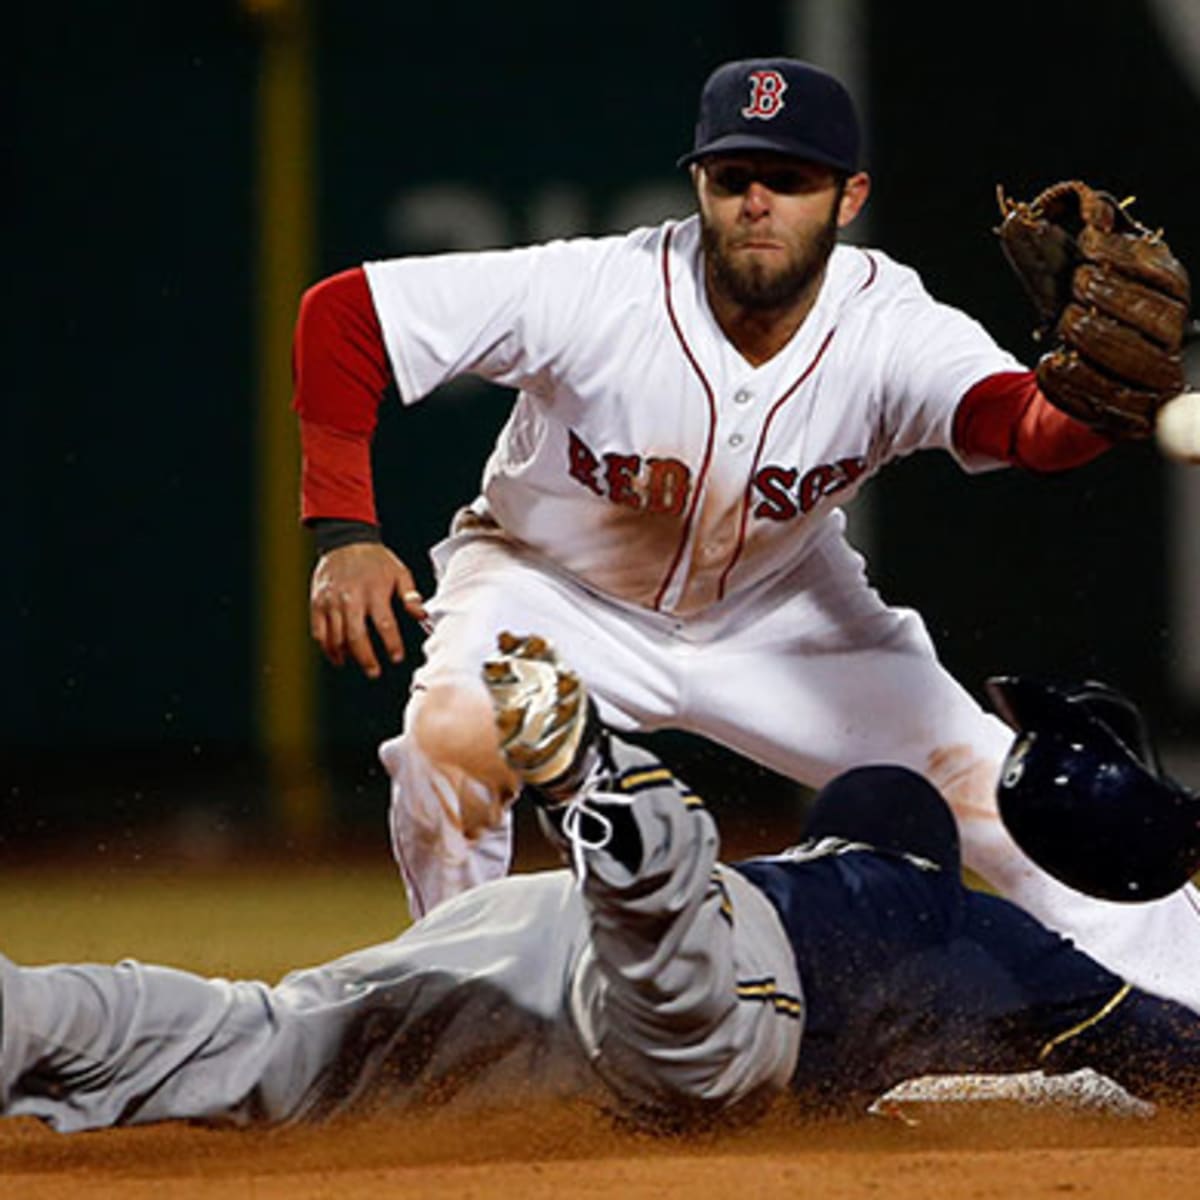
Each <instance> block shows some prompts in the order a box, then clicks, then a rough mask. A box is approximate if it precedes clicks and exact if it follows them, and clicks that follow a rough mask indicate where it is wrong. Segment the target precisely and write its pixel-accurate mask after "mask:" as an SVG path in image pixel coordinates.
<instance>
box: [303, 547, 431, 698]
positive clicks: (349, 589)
mask: <svg viewBox="0 0 1200 1200" xmlns="http://www.w3.org/2000/svg"><path fill="white" fill-rule="evenodd" d="M396 600H399V602H400V604H401V606H402V607H403V608H404V611H405V612H407V613H408V614H409V616H411V617H412V618H413V619H414V620H416V621H421V622H424V621H426V620H427V619H428V616H427V614H426V612H425V603H424V601H423V600H422V599H421V593H420V592H419V591H418V590H417V586H416V583H415V582H414V581H413V577H412V572H411V571H410V570H409V569H408V567H406V566H405V565H404V563H403V562H402V561H401V560H400V559H399V558H398V557H397V556H396V555H395V554H393V553H392V552H391V551H390V550H389V549H388V548H387V547H386V546H384V545H382V544H380V543H379V542H361V543H355V544H354V545H350V546H340V547H338V549H336V550H330V551H329V552H328V553H327V554H323V555H322V556H321V557H320V559H318V560H317V565H316V567H314V568H313V576H312V589H311V592H310V595H309V602H310V615H311V623H312V635H313V640H314V641H316V643H317V644H318V645H319V646H320V647H321V649H322V651H323V652H324V653H325V657H326V658H328V659H329V661H330V662H331V663H333V664H334V665H335V666H339V667H340V666H341V665H342V664H343V663H344V662H346V660H347V659H348V658H351V659H353V660H354V661H355V662H356V663H358V665H359V666H360V667H361V668H362V670H363V674H365V675H366V676H368V678H370V679H378V678H379V676H380V674H381V673H382V668H381V666H380V663H379V657H378V655H377V654H376V652H375V647H374V645H373V644H372V642H371V633H370V631H371V629H372V628H373V629H374V630H375V633H376V634H377V635H378V637H379V641H380V642H381V643H382V645H383V649H384V652H385V653H386V655H387V657H388V658H389V659H390V660H391V661H392V662H394V663H398V662H401V661H402V660H403V658H404V642H403V640H402V639H401V636H400V627H399V623H398V622H397V620H396V608H395V605H394V602H395V601H396Z"/></svg>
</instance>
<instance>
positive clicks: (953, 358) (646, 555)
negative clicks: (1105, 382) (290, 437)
mask: <svg viewBox="0 0 1200 1200" xmlns="http://www.w3.org/2000/svg"><path fill="white" fill-rule="evenodd" d="M752 100H753V104H754V105H755V107H757V108H758V109H760V110H762V112H763V113H764V114H765V113H767V112H768V111H771V110H772V109H773V108H774V110H776V111H777V109H778V105H779V103H780V102H781V98H780V93H779V90H778V88H777V87H776V85H775V84H773V83H771V82H770V81H769V80H767V79H764V80H763V81H761V83H760V84H759V85H756V89H755V97H754V98H752ZM366 269H367V277H368V280H369V282H370V285H371V289H372V296H373V298H374V302H375V306H376V310H377V312H378V315H379V318H380V324H381V327H382V329H383V333H384V340H385V342H386V344H387V347H388V353H389V356H390V357H391V360H392V365H393V369H394V373H395V377H396V381H397V385H398V389H399V392H400V395H401V398H402V399H403V401H404V402H405V403H413V402H415V401H417V400H419V399H421V398H422V397H424V396H425V395H427V394H428V393H429V392H431V391H433V390H434V389H435V388H436V387H438V386H439V385H440V384H442V383H444V382H446V381H447V380H449V379H452V378H454V377H456V376H459V375H464V374H475V375H478V376H481V377H482V378H484V379H487V380H490V381H492V382H495V383H499V384H502V385H505V386H507V387H511V388H515V389H517V390H518V393H519V395H518V398H517V402H516V404H515V405H514V407H513V410H512V413H511V415H510V417H509V420H508V422H507V424H506V425H505V427H504V428H503V429H502V431H501V433H500V436H499V439H498V441H497V444H496V447H495V449H494V451H493V453H492V455H491V457H490V458H489V459H488V463H487V465H486V467H485V469H484V476H483V481H482V490H481V494H480V496H479V497H478V498H477V499H476V501H475V502H474V506H473V507H474V508H475V510H476V511H477V512H478V513H480V514H481V515H483V516H486V517H490V518H491V522H492V523H493V524H494V526H495V527H496V528H497V536H507V537H510V538H512V539H514V540H516V541H518V542H520V543H522V544H523V545H525V546H528V547H531V548H532V549H533V550H535V551H536V552H537V553H538V554H539V555H541V556H542V557H543V558H545V559H547V560H549V561H550V562H552V563H554V564H555V565H556V567H557V568H558V569H559V570H561V571H564V572H566V573H568V574H569V575H571V576H573V577H575V578H576V579H578V580H580V581H581V582H583V583H585V584H586V585H587V586H588V587H589V588H591V589H593V590H596V591H600V592H603V593H606V594H608V595H611V596H613V597H615V598H617V599H620V600H622V601H625V602H626V603H630V604H635V605H639V606H642V607H645V608H649V609H654V610H657V611H661V612H665V613H672V614H676V615H681V616H682V615H692V614H696V613H700V612H703V611H704V610H706V609H707V608H709V607H710V606H712V605H714V604H716V603H718V602H720V601H721V600H723V599H725V598H727V597H729V596H731V595H734V594H736V593H741V592H744V591H747V590H749V589H752V588H754V587H756V586H757V585H759V584H760V583H762V582H763V581H764V580H767V579H769V578H774V577H777V576H778V575H779V574H780V573H781V572H784V571H786V570H789V569H790V568H791V567H793V566H795V565H798V564H799V563H800V562H801V561H803V560H806V558H807V556H808V555H809V553H810V551H811V550H812V549H813V548H814V547H815V546H816V545H817V544H818V543H819V542H820V541H821V540H822V538H823V537H824V536H825V535H826V534H827V533H828V534H832V533H833V532H834V531H835V529H836V528H838V527H840V526H839V524H838V518H837V517H836V516H835V512H836V509H837V508H838V507H839V506H840V505H842V504H844V503H846V502H848V501H849V500H850V499H851V498H852V497H853V495H854V493H855V491H856V490H857V488H858V487H859V486H861V484H862V483H863V482H864V481H865V480H866V479H867V477H868V476H870V475H871V474H872V473H874V472H875V471H876V470H878V469H879V468H880V467H881V466H883V465H884V464H885V463H886V462H888V461H889V460H891V459H893V458H896V457H900V456H902V455H906V454H908V453H911V452H912V451H914V450H917V449H920V448H922V447H935V448H941V449H945V450H950V451H952V450H953V442H952V425H953V416H954V411H955V408H956V407H957V404H958V401H959V399H960V398H961V397H962V395H963V394H964V393H965V392H966V391H967V390H968V389H969V388H970V387H971V386H972V385H973V384H975V383H977V382H978V381H979V380H980V379H982V378H984V377H986V376H988V375H991V374H995V373H997V372H1000V371H1006V370H1019V369H1020V364H1019V363H1017V362H1016V360H1015V359H1013V358H1012V356H1011V355H1009V354H1007V353H1005V352H1004V351H1003V350H1001V349H1000V348H999V347H997V346H996V344H995V342H994V341H992V339H991V338H990V337H989V336H988V334H987V333H986V332H985V331H984V330H983V329H982V327H981V326H979V325H978V324H976V323H975V322H974V321H972V320H971V319H970V318H968V317H966V316H965V315H964V314H962V313H960V312H958V311H956V310H954V309H950V308H947V307H945V306H943V305H939V304H937V303H936V302H935V301H933V300H932V299H931V298H930V297H929V295H928V294H927V293H926V292H925V290H924V288H923V287H922V286H921V283H920V280H919V279H918V277H917V276H916V274H915V273H914V272H912V271H910V270H909V269H908V268H906V267H902V266H900V265H899V264H897V263H895V262H892V261H891V260H890V259H889V258H888V257H887V256H886V255H884V254H882V253H879V252H877V251H873V250H872V251H864V250H861V249H858V248H855V247H850V246H840V247H838V248H837V249H836V250H835V251H834V253H833V256H832V258H831V259H830V262H829V266H828V269H827V272H826V275H825V279H824V282H823V285H822V288H821V292H820V294H819V296H818V298H817V302H816V304H815V305H814V307H813V309H812V311H811V312H810V313H809V315H808V317H807V318H806V320H805V322H804V324H803V325H802V326H801V327H800V329H799V330H798V331H797V332H796V334H795V335H794V336H793V338H792V339H791V341H790V342H789V343H788V344H787V345H786V346H785V347H784V348H783V349H782V350H780V351H779V353H777V354H776V355H775V356H774V357H773V358H772V359H770V360H769V361H768V362H766V363H763V364H761V365H758V366H753V365H751V364H750V363H748V362H747V361H746V360H745V359H743V358H742V357H741V356H740V355H739V354H738V353H737V351H736V350H735V349H734V347H733V346H732V345H731V344H730V342H729V341H728V339H727V338H726V337H725V335H724V333H723V332H722V331H721V329H720V326H719V325H718V324H717V322H716V320H715V318H714V317H713V315H712V313H711V311H710V309H709V308H708V304H707V299H706V296H705V291H704V268H703V252H702V248H701V245H700V231H699V222H698V220H697V219H696V218H695V217H692V218H689V219H688V220H685V221H681V222H666V223H664V224H663V225H661V226H657V227H655V228H647V229H639V230H635V231H633V232H632V233H629V234H626V235H623V236H616V237H609V238H598V239H585V238H581V239H575V240H571V241H563V242H555V243H549V244H546V245H542V246H532V247H526V248H522V249H517V250H497V251H488V252H484V253H477V254H448V255H438V256H432V257H428V258H411V259H395V260H390V261H388V262H382V263H368V264H367V268H366ZM965 465H966V466H968V467H969V468H972V469H974V468H976V467H982V466H987V465H990V464H987V463H967V464H965Z"/></svg>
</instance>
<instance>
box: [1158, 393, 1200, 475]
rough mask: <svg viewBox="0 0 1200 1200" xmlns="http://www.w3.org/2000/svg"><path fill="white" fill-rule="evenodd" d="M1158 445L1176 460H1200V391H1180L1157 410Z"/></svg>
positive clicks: (1192, 461) (1197, 461)
mask: <svg viewBox="0 0 1200 1200" xmlns="http://www.w3.org/2000/svg"><path fill="white" fill-rule="evenodd" d="M1154 432H1155V436H1156V437H1157V438H1158V446H1159V449H1160V450H1161V451H1162V452H1163V453H1164V454H1165V455H1166V456H1167V457H1168V458H1173V459H1175V460H1176V461H1177V462H1187V463H1200V392H1181V393H1180V394H1179V395H1178V396H1176V397H1175V398H1174V399H1173V400H1168V401H1167V403H1166V404H1164V405H1163V406H1162V408H1160V409H1159V410H1158V418H1157V420H1156V422H1155V426H1154Z"/></svg>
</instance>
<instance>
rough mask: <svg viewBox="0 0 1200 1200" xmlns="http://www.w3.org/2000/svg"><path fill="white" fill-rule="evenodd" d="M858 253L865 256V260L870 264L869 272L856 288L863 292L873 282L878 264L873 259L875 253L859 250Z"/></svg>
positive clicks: (877, 272) (877, 271)
mask: <svg viewBox="0 0 1200 1200" xmlns="http://www.w3.org/2000/svg"><path fill="white" fill-rule="evenodd" d="M859 253H860V254H862V255H863V257H865V258H866V260H867V262H869V263H870V264H871V272H870V274H869V275H868V276H867V277H866V279H865V280H864V281H863V283H862V285H861V286H860V287H859V289H858V290H859V291H860V292H865V291H866V290H867V288H869V287H870V286H871V284H873V283H874V282H875V276H876V275H878V274H879V264H878V263H877V262H876V261H875V255H873V254H871V253H869V252H868V251H866V250H860V251H859Z"/></svg>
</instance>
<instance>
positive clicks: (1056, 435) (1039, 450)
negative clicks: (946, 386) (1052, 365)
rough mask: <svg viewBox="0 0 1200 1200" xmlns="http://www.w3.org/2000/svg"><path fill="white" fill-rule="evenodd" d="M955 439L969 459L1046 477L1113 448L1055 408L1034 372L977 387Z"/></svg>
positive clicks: (957, 419) (960, 413)
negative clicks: (995, 461) (1007, 465)
mask: <svg viewBox="0 0 1200 1200" xmlns="http://www.w3.org/2000/svg"><path fill="white" fill-rule="evenodd" d="M953 437H954V445H955V448H956V449H957V450H958V452H959V453H960V454H961V455H962V456H963V457H964V458H974V457H984V458H993V459H998V460H1000V461H1001V462H1007V463H1012V464H1013V465H1014V466H1017V467H1024V468H1025V469H1026V470H1029V471H1037V472H1041V473H1050V472H1054V471H1066V470H1069V469H1070V468H1071V467H1081V466H1083V464H1084V463H1088V462H1091V461H1092V459H1094V458H1098V457H1099V456H1100V455H1101V454H1103V453H1104V451H1105V450H1107V449H1108V448H1109V447H1110V446H1112V445H1113V441H1112V439H1111V438H1108V437H1105V435H1104V434H1102V433H1097V432H1096V431H1095V430H1094V429H1091V428H1089V427H1088V426H1087V425H1084V424H1083V422H1082V421H1077V420H1075V418H1074V417H1071V416H1068V415H1067V414H1066V413H1065V412H1063V411H1062V410H1061V409H1057V408H1055V407H1054V405H1053V404H1051V403H1050V401H1049V400H1047V399H1046V397H1045V396H1043V395H1042V393H1041V390H1040V389H1039V388H1038V385H1037V377H1036V376H1035V375H1034V373H1033V372H1032V371H1005V372H1002V373H1000V374H998V375H989V376H988V377H987V378H986V379H982V380H980V382H979V383H977V384H975V386H974V387H972V388H971V389H970V390H969V391H968V392H967V394H966V395H965V396H963V398H962V400H961V401H960V402H959V405H958V409H957V411H956V412H955V414H954V433H953Z"/></svg>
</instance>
